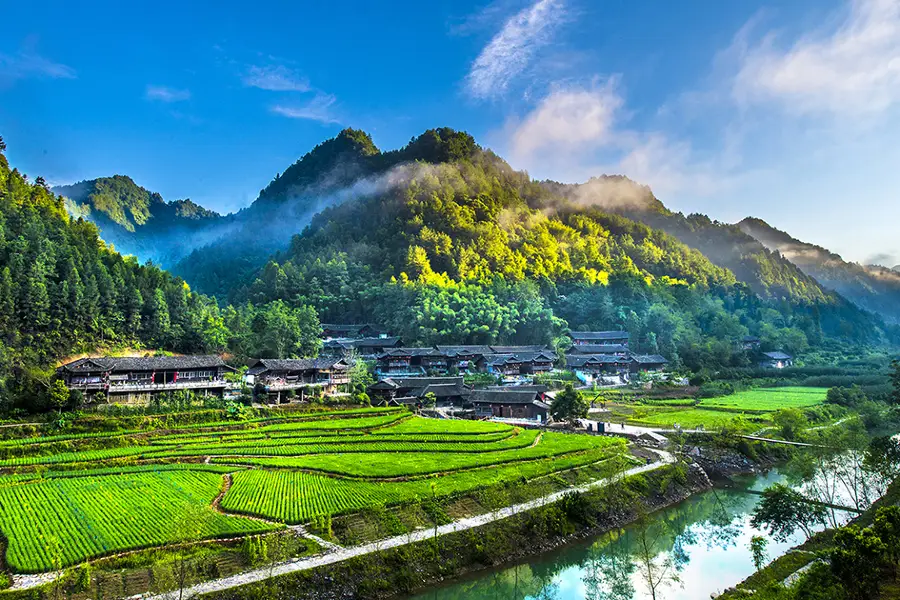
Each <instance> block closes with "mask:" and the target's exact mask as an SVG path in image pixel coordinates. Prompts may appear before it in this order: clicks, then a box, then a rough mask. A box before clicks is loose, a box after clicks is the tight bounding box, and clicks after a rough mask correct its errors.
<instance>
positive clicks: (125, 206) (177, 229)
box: [52, 175, 233, 266]
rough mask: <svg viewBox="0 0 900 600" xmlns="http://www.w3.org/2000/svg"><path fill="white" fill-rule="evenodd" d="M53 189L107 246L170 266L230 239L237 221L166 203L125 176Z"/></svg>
mask: <svg viewBox="0 0 900 600" xmlns="http://www.w3.org/2000/svg"><path fill="white" fill-rule="evenodd" d="M52 191H53V192H54V193H56V194H60V195H62V196H64V197H65V198H66V208H67V209H68V211H69V213H70V214H71V215H72V216H74V217H75V218H79V217H81V218H84V219H87V220H89V221H91V222H92V223H94V224H95V225H97V227H98V228H99V229H100V234H101V236H102V237H103V239H104V241H106V242H107V243H109V244H112V245H113V246H114V247H115V248H117V249H118V250H120V251H122V252H123V253H125V254H134V255H136V256H138V257H140V259H141V260H153V261H154V262H156V263H157V264H161V265H166V266H167V265H172V264H174V263H175V262H177V261H178V260H179V259H181V258H182V257H183V256H185V255H186V254H187V253H188V251H189V250H190V249H191V248H192V247H197V246H200V245H204V244H206V243H209V242H210V241H212V240H214V239H217V238H218V237H220V236H222V235H225V233H226V232H227V229H228V226H229V225H230V223H231V221H232V219H233V218H232V217H231V216H230V215H229V216H227V217H223V216H222V215H220V214H218V213H216V212H214V211H211V210H209V209H206V208H203V207H202V206H200V205H198V204H196V203H194V202H192V201H191V200H175V201H174V202H166V201H165V200H163V198H162V196H160V195H159V194H158V193H155V192H151V191H149V190H146V189H144V188H143V187H141V186H139V185H137V184H136V183H135V182H134V181H133V180H132V179H131V178H130V177H127V176H124V175H115V176H113V177H101V178H99V179H91V180H87V181H81V182H79V183H75V184H73V185H65V186H58V187H55V188H53V190H52Z"/></svg>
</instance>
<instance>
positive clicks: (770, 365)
mask: <svg viewBox="0 0 900 600" xmlns="http://www.w3.org/2000/svg"><path fill="white" fill-rule="evenodd" d="M759 366H761V367H762V368H764V369H786V368H788V367H793V366H794V357H793V356H791V355H790V354H786V353H784V352H781V351H776V352H763V353H762V359H761V360H760V361H759Z"/></svg>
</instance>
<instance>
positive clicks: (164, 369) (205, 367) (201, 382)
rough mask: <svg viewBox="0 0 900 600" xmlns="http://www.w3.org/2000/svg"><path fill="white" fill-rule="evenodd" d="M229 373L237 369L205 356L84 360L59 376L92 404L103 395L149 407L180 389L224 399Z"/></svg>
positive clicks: (66, 367)
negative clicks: (153, 399)
mask: <svg viewBox="0 0 900 600" xmlns="http://www.w3.org/2000/svg"><path fill="white" fill-rule="evenodd" d="M229 371H234V369H232V368H231V367H229V366H228V365H226V364H225V361H223V360H222V359H221V358H220V357H219V356H215V355H203V356H145V357H121V358H118V357H100V358H81V359H78V360H75V361H72V362H70V363H66V364H64V365H62V366H61V367H59V368H58V369H57V370H56V373H57V376H58V377H59V378H60V379H62V381H63V382H65V384H66V386H67V387H68V388H69V389H70V390H79V391H81V392H82V393H83V394H84V396H85V398H86V400H87V401H88V402H90V401H92V400H93V399H94V398H95V397H96V396H97V395H98V394H100V393H102V394H104V395H105V396H106V399H107V401H109V402H115V403H123V404H147V403H149V401H150V398H151V396H153V395H154V394H159V393H164V392H174V391H178V390H190V391H192V392H194V393H196V394H199V395H203V396H210V395H212V396H222V395H223V394H224V392H225V389H226V388H228V387H229V383H228V382H227V381H226V380H225V373H227V372H229Z"/></svg>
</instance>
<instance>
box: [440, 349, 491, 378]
mask: <svg viewBox="0 0 900 600" xmlns="http://www.w3.org/2000/svg"><path fill="white" fill-rule="evenodd" d="M435 349H436V350H437V351H438V352H440V353H442V354H443V355H444V356H445V357H446V359H447V369H448V371H456V372H458V373H474V372H476V371H477V370H478V363H479V361H481V360H482V359H483V358H484V356H485V355H487V354H493V351H492V350H491V347H490V346H478V345H470V346H435Z"/></svg>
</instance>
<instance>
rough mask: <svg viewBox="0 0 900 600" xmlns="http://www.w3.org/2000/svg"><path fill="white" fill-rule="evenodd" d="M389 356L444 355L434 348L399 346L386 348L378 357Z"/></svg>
mask: <svg viewBox="0 0 900 600" xmlns="http://www.w3.org/2000/svg"><path fill="white" fill-rule="evenodd" d="M391 356H444V354H443V353H441V352H439V351H437V350H435V349H434V348H418V347H417V348H411V347H401V348H388V349H387V350H385V351H384V354H382V355H381V356H379V357H378V358H388V357H391Z"/></svg>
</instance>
